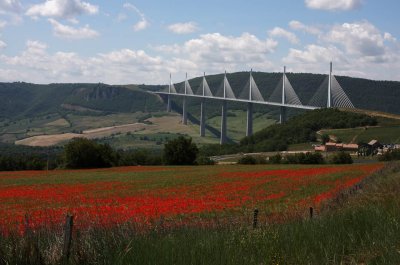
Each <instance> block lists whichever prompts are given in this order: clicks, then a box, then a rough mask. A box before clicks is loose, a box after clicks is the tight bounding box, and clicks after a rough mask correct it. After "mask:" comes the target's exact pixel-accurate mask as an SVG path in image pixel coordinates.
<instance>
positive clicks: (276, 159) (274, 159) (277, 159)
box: [268, 153, 282, 164]
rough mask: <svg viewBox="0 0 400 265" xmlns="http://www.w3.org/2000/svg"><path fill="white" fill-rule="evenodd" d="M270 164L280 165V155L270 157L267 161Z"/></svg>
mask: <svg viewBox="0 0 400 265" xmlns="http://www.w3.org/2000/svg"><path fill="white" fill-rule="evenodd" d="M268 161H269V162H270V163H271V164H280V163H281V162H282V156H281V154H279V153H277V154H276V155H273V156H270V157H269V160H268Z"/></svg>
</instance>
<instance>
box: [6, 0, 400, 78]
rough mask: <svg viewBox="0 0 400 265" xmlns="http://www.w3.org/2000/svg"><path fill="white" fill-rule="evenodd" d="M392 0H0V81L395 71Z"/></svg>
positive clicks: (397, 6)
mask: <svg viewBox="0 0 400 265" xmlns="http://www.w3.org/2000/svg"><path fill="white" fill-rule="evenodd" d="M399 10H400V2H399V1H398V0H384V1H376V0H296V1H293V0H279V1H272V0H268V1H267V0H263V1H262V0H247V1H240V0H230V1H228V0H214V1H211V0H202V1H182V0H171V1H152V0H147V1H145V0H132V1H119V0H114V1H95V0H27V1H23V0H0V81H2V82H6V81H25V82H34V83H53V82H60V83H61V82H90V83H97V82H104V83H109V84H128V83H140V84H141V83H146V84H164V83H167V82H168V77H169V73H170V72H171V73H172V74H173V77H174V81H181V80H182V79H183V78H184V75H185V72H188V75H189V77H195V76H200V75H202V73H203V71H205V72H206V73H208V74H215V73H221V72H223V71H224V70H226V71H228V72H235V71H248V70H250V68H253V69H254V71H267V72H273V71H274V72H276V71H282V68H283V66H284V65H286V66H287V69H288V71H292V72H312V73H326V72H327V71H328V64H329V61H331V60H332V61H333V63H334V72H335V74H337V75H348V76H356V77H363V78H369V79H379V80H398V81H399V80H400V73H399V70H400V42H399V40H398V38H399V37H400V34H399V33H400V32H399V31H400V29H399V27H398V25H399V24H400V21H399V18H398V14H397V13H398V11H399Z"/></svg>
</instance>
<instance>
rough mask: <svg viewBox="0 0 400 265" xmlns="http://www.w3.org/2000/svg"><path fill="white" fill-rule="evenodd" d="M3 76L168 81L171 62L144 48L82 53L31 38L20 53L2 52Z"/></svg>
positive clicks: (0, 75)
mask: <svg viewBox="0 0 400 265" xmlns="http://www.w3.org/2000/svg"><path fill="white" fill-rule="evenodd" d="M0 62H1V63H0V79H1V80H6V81H27V82H34V83H51V82H104V83H109V84H123V83H125V84H126V83H138V82H140V83H143V82H144V83H148V84H157V83H164V81H165V80H166V79H165V76H167V71H168V70H167V69H168V66H167V65H165V61H164V60H162V58H160V57H153V56H150V55H148V54H147V53H146V52H144V51H142V50H137V51H135V50H131V49H122V50H116V51H112V52H109V53H102V54H97V55H95V56H92V57H82V56H80V55H79V54H77V53H73V52H55V53H50V52H49V51H48V47H47V45H46V44H44V43H42V42H39V41H32V40H30V41H28V42H27V43H26V48H25V50H24V51H22V52H21V53H20V54H19V55H17V56H6V55H0Z"/></svg>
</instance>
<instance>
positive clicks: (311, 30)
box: [289, 20, 321, 35]
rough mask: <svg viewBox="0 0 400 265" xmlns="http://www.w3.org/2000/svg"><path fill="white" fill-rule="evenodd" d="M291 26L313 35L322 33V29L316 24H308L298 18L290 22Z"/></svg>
mask: <svg viewBox="0 0 400 265" xmlns="http://www.w3.org/2000/svg"><path fill="white" fill-rule="evenodd" d="M289 27H290V28H291V29H294V30H300V31H304V32H307V33H310V34H313V35H318V34H320V33H321V30H320V29H319V28H317V27H314V26H307V25H304V24H303V23H301V22H300V21H297V20H292V21H290V22H289Z"/></svg>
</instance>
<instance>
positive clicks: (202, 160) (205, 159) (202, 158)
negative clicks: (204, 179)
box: [196, 156, 215, 165]
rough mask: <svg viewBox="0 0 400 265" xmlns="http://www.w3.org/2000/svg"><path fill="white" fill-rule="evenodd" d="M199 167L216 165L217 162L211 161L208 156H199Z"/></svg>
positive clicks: (197, 160)
mask: <svg viewBox="0 0 400 265" xmlns="http://www.w3.org/2000/svg"><path fill="white" fill-rule="evenodd" d="M196 164H198V165H215V161H214V160H212V159H210V158H209V157H208V156H198V157H197V159H196Z"/></svg>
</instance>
